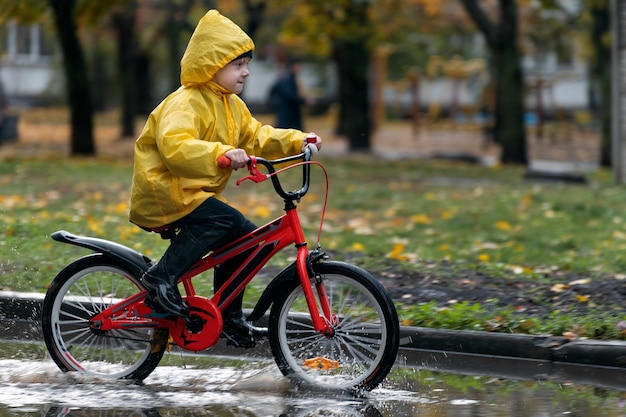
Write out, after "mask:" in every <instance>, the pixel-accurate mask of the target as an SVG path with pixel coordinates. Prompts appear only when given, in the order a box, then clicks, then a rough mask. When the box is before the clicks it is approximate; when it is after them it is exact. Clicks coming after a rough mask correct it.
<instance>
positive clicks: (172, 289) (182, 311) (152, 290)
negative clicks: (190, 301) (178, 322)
mask: <svg viewBox="0 0 626 417" xmlns="http://www.w3.org/2000/svg"><path fill="white" fill-rule="evenodd" d="M141 283H142V284H143V285H144V286H145V287H146V290H148V294H149V295H150V298H151V299H152V301H154V302H155V303H157V304H158V306H159V307H161V308H162V309H163V310H165V311H167V312H168V313H171V314H173V315H175V316H180V317H188V316H189V307H187V305H186V303H185V302H183V299H182V297H181V296H180V292H179V291H178V286H177V285H176V284H172V283H170V282H169V281H166V280H163V279H160V278H158V277H155V276H153V275H150V274H147V273H146V274H144V275H143V277H141Z"/></svg>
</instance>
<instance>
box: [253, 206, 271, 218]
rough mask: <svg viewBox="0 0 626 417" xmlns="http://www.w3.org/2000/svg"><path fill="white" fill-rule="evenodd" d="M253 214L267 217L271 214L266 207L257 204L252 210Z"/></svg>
mask: <svg viewBox="0 0 626 417" xmlns="http://www.w3.org/2000/svg"><path fill="white" fill-rule="evenodd" d="M254 215H255V216H257V217H262V218H264V219H267V218H269V217H270V216H271V215H272V213H270V210H269V209H268V208H267V207H265V206H259V207H257V208H256V209H255V210H254Z"/></svg>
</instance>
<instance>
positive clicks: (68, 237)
mask: <svg viewBox="0 0 626 417" xmlns="http://www.w3.org/2000/svg"><path fill="white" fill-rule="evenodd" d="M52 239H54V240H56V241H57V242H62V243H69V244H70V245H76V246H80V247H83V248H87V249H91V250H92V251H94V252H97V253H100V254H102V255H103V256H105V257H107V258H110V259H113V260H115V261H116V262H118V263H120V264H121V265H123V266H126V267H128V269H129V270H130V271H131V272H133V273H134V274H136V276H137V277H140V276H141V275H143V273H144V272H145V271H146V270H147V269H148V268H149V267H150V266H151V265H152V261H151V260H150V258H148V257H147V256H145V255H143V254H141V253H139V252H137V251H136V250H134V249H131V248H129V247H128V246H124V245H120V244H119V243H115V242H112V241H110V240H105V239H100V238H97V237H88V236H79V235H75V234H72V233H70V232H68V231H65V230H59V231H57V232H54V233H52Z"/></svg>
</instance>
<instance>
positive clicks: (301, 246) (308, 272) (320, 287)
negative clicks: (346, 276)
mask: <svg viewBox="0 0 626 417" xmlns="http://www.w3.org/2000/svg"><path fill="white" fill-rule="evenodd" d="M287 216H297V214H296V211H295V210H289V211H287ZM290 220H291V224H292V225H296V224H297V225H299V224H300V222H299V221H297V218H296V219H293V218H292V219H290ZM293 233H294V234H295V241H296V248H297V250H298V254H297V256H296V269H297V272H298V278H299V279H300V285H301V286H302V291H303V292H304V297H305V299H306V303H307V306H308V307H309V312H310V313H311V320H312V322H313V328H314V329H315V331H317V332H319V333H321V334H322V335H324V336H325V337H328V338H330V337H333V336H334V335H335V325H336V324H337V317H336V315H335V314H333V313H332V311H331V308H330V300H329V299H328V294H327V293H326V288H325V287H324V281H323V280H322V278H321V277H320V276H319V275H318V274H317V273H316V272H315V271H314V269H313V267H312V262H311V259H310V257H309V255H310V252H309V250H308V249H307V243H306V240H305V238H304V233H303V231H302V228H301V227H293ZM310 277H313V278H314V284H315V293H316V294H315V293H314V292H313V288H312V287H311V282H310V279H309V278H310ZM316 295H317V300H318V301H319V308H318V303H317V302H316ZM320 308H321V312H320Z"/></svg>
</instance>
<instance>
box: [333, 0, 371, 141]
mask: <svg viewBox="0 0 626 417" xmlns="http://www.w3.org/2000/svg"><path fill="white" fill-rule="evenodd" d="M367 9H368V6H367V2H356V1H354V2H351V3H350V5H349V6H348V9H347V10H346V15H348V16H350V19H351V23H353V24H354V25H356V26H357V27H365V26H366V25H367V24H368V21H367V12H368V10H367ZM333 55H334V60H335V64H336V65H337V72H338V79H339V98H338V101H339V120H338V124H337V128H336V132H337V134H340V135H343V136H346V137H347V138H348V143H349V145H350V150H353V151H369V149H370V134H371V122H370V116H371V114H370V100H369V77H368V76H369V64H370V52H369V50H368V48H367V45H366V43H365V39H364V38H363V37H362V36H352V37H349V38H344V39H335V41H334V45H333Z"/></svg>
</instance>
